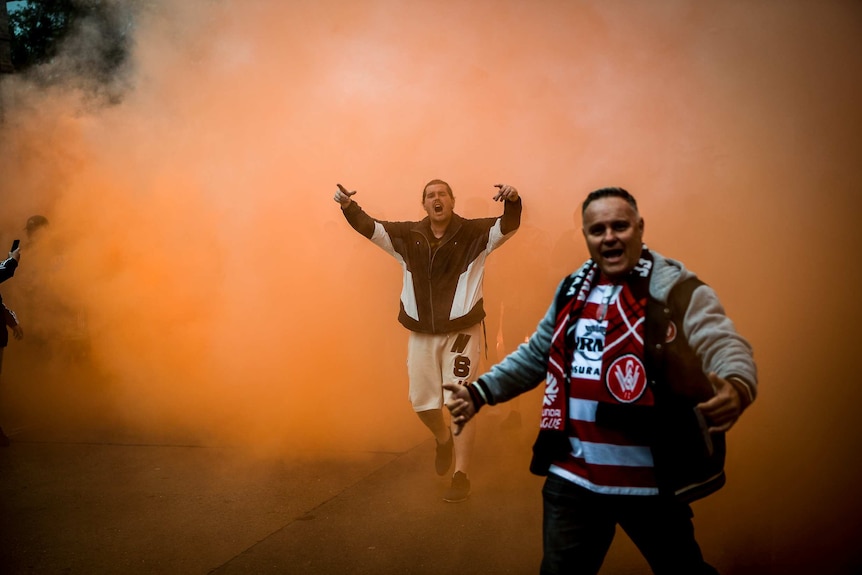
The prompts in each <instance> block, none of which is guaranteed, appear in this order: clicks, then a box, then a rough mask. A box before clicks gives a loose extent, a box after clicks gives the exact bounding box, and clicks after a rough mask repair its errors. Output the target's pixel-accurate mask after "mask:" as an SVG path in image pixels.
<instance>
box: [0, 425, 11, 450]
mask: <svg viewBox="0 0 862 575" xmlns="http://www.w3.org/2000/svg"><path fill="white" fill-rule="evenodd" d="M9 443H11V442H10V441H9V438H8V437H6V434H5V433H3V428H2V427H0V447H9Z"/></svg>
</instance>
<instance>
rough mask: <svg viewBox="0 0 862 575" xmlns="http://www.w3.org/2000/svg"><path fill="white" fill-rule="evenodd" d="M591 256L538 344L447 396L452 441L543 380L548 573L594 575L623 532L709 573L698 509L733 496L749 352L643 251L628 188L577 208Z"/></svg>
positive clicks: (671, 564) (663, 572)
mask: <svg viewBox="0 0 862 575" xmlns="http://www.w3.org/2000/svg"><path fill="white" fill-rule="evenodd" d="M581 217H582V220H583V225H582V233H583V236H584V238H585V240H586V244H587V249H588V250H589V253H590V259H589V260H588V261H587V262H586V263H585V264H583V265H582V266H581V268H580V269H578V270H577V271H576V272H575V273H573V274H572V275H570V276H568V277H566V278H565V279H564V280H563V281H562V282H561V283H560V285H559V287H558V289H557V292H556V295H555V296H554V299H553V302H552V303H551V306H550V307H549V309H548V311H547V313H546V314H545V317H544V318H543V319H542V321H541V322H540V323H539V326H538V328H537V330H536V332H535V333H534V334H533V336H532V337H531V338H530V341H529V342H528V343H527V344H526V345H522V346H520V347H519V348H518V349H517V350H516V351H515V352H514V353H512V354H510V355H509V356H507V357H506V358H505V359H504V360H503V361H501V362H500V363H498V364H497V365H495V366H493V367H492V368H491V370H490V371H489V372H488V373H485V374H484V375H482V376H481V377H479V379H478V380H476V381H475V382H474V383H471V384H469V385H467V386H453V385H449V384H446V385H445V386H444V387H446V389H448V390H449V391H450V392H451V396H450V401H449V402H448V403H447V404H446V405H447V407H448V408H449V410H450V412H451V414H452V418H453V423H454V425H455V431H456V433H457V432H458V426H460V425H463V424H466V423H467V422H468V421H469V420H470V419H471V418H472V417H473V416H474V415H475V413H476V412H477V411H478V410H479V409H480V408H481V407H482V405H485V404H489V405H494V404H497V403H499V402H503V401H507V400H509V399H512V398H513V397H516V396H517V395H519V394H521V393H524V392H525V391H529V390H531V389H533V388H535V387H536V386H538V384H539V383H541V382H542V381H545V382H546V384H545V395H544V398H543V402H542V418H541V423H540V429H539V436H538V438H537V440H536V443H535V445H534V447H533V461H532V463H531V466H530V470H531V471H532V472H533V473H535V474H537V475H545V476H547V479H546V481H545V485H544V488H543V490H542V495H543V500H544V521H543V547H544V555H543V559H542V567H541V572H542V573H543V574H547V575H550V574H563V573H580V574H595V573H598V571H599V569H600V567H601V565H602V563H603V561H604V558H605V554H606V553H607V551H608V549H609V547H610V545H611V542H612V540H613V538H614V533H615V529H616V525H617V524H619V525H620V526H621V527H622V528H623V530H624V531H625V532H626V533H627V534H628V535H629V536H630V537H631V539H632V541H633V542H634V543H635V545H636V546H637V547H638V549H639V550H640V551H641V553H643V555H644V557H645V558H646V560H647V562H648V563H649V565H650V567H651V568H652V570H653V572H654V573H656V574H657V575H678V574H680V573H686V574H691V575H699V574H713V573H716V571H715V569H714V568H713V567H711V566H710V565H708V564H707V563H706V562H705V561H704V559H703V555H702V554H701V550H700V546H699V545H698V544H697V541H696V540H695V538H694V527H693V524H692V510H691V507H690V505H689V503H690V502H691V501H693V500H696V499H698V498H701V497H704V496H706V495H709V494H711V493H713V492H714V491H716V490H717V489H719V488H720V487H721V486H722V485H724V479H725V477H724V454H725V435H724V434H725V432H727V431H728V430H729V429H730V428H731V427H732V426H733V424H734V423H735V422H736V421H737V419H738V418H739V416H740V415H741V413H742V411H743V410H744V409H745V408H746V407H747V406H748V405H750V404H751V402H752V401H754V398H755V396H756V392H757V370H756V366H755V363H754V358H753V355H752V350H751V347H750V345H749V344H748V342H747V341H746V340H745V339H744V338H742V336H740V335H739V334H738V333H737V332H736V329H735V328H734V325H733V322H731V320H730V319H729V318H728V317H727V316H726V315H725V313H724V309H723V307H722V306H721V303H720V302H719V300H718V297H717V296H716V294H715V292H714V291H713V290H712V288H710V287H709V286H707V285H706V284H704V283H703V282H702V281H700V280H699V279H698V278H697V276H696V275H695V274H694V273H692V272H691V271H689V270H687V269H686V268H685V266H684V265H683V264H682V263H680V262H678V261H674V260H671V259H668V258H665V257H664V256H662V255H661V254H659V253H656V252H654V251H652V250H649V249H648V248H647V247H646V246H645V245H644V244H643V231H644V221H643V218H642V217H641V216H640V214H639V212H638V208H637V203H636V201H635V199H634V198H633V197H632V196H631V194H629V193H628V192H627V191H625V190H623V189H622V188H603V189H600V190H596V191H594V192H592V193H590V194H589V195H588V196H587V198H586V200H585V201H584V203H583V205H582V208H581Z"/></svg>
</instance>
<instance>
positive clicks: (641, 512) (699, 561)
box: [619, 497, 718, 575]
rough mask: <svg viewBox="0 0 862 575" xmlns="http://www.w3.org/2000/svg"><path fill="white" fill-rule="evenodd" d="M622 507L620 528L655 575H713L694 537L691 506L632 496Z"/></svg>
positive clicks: (673, 500) (660, 499)
mask: <svg viewBox="0 0 862 575" xmlns="http://www.w3.org/2000/svg"><path fill="white" fill-rule="evenodd" d="M627 499H628V500H629V501H628V502H627V503H626V504H625V505H623V506H621V509H620V513H619V523H620V526H621V527H622V528H623V529H624V530H625V532H626V533H627V534H628V536H629V537H631V539H632V541H633V542H634V544H635V545H637V547H638V549H640V551H641V553H642V554H643V556H644V557H645V558H646V560H647V562H648V563H649V565H650V567H651V568H652V570H653V573H655V575H677V574H679V573H687V574H690V575H712V574H716V575H717V573H718V572H717V571H716V570H715V569H714V568H712V567H711V566H710V565H708V564H707V563H706V562H704V560H703V555H702V554H701V551H700V546H699V545H698V544H697V541H696V540H695V538H694V524H693V523H692V517H693V513H692V511H691V507H690V506H689V505H687V504H685V503H681V502H679V501H676V500H675V499H672V498H667V497H643V498H637V497H630V498H627Z"/></svg>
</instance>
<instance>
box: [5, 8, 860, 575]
mask: <svg viewBox="0 0 862 575" xmlns="http://www.w3.org/2000/svg"><path fill="white" fill-rule="evenodd" d="M860 22H862V8H860V6H859V5H858V4H856V3H846V2H837V1H836V2H832V1H826V2H818V3H816V5H814V4H813V3H810V2H803V1H792V0H791V1H788V2H783V3H781V5H780V6H776V5H775V4H773V3H768V2H764V3H751V2H745V3H741V2H740V3H717V4H704V3H690V2H683V1H681V0H680V1H670V2H662V3H660V4H655V3H650V4H647V3H643V4H635V3H631V2H602V3H593V4H586V3H573V2H558V1H552V0H546V1H541V2H532V3H523V2H516V1H508V0H507V1H500V2H471V3H464V2H455V1H451V2H445V1H444V2H425V1H423V2H409V3H404V2H388V1H385V0H365V1H361V2H338V1H334V0H330V1H323V2H315V3H293V2H292V3H276V2H219V3H212V2H205V1H193V2H182V3H177V2H173V3H171V2H153V3H150V4H148V6H147V7H146V9H145V10H142V11H141V13H140V15H139V19H138V20H137V21H136V23H135V28H134V52H133V58H132V61H133V71H132V76H131V79H130V81H129V86H130V87H129V90H128V91H127V92H125V93H124V96H123V98H122V100H121V101H120V102H119V103H116V104H114V105H110V106H103V107H98V106H93V105H92V103H91V101H90V100H87V99H86V98H85V97H84V96H83V95H82V94H81V93H80V92H79V91H76V90H71V89H64V88H63V87H54V88H50V89H47V88H40V87H39V86H38V85H36V84H35V83H30V82H29V81H28V79H27V78H26V77H23V76H14V77H7V78H4V79H3V80H2V83H0V98H2V100H0V101H2V105H3V117H4V121H3V123H2V124H0V194H2V202H3V210H2V212H0V230H2V238H0V239H2V241H4V242H7V243H8V242H10V241H11V239H12V237H13V236H16V237H17V236H20V235H21V234H22V232H21V231H20V228H21V227H23V223H24V221H25V220H26V218H27V217H28V216H30V215H33V214H34V213H42V214H44V215H46V216H48V217H49V219H50V220H51V225H50V228H49V233H48V234H47V235H46V236H45V237H44V238H43V239H42V240H40V241H41V243H39V244H36V245H32V246H29V247H27V246H25V249H23V250H22V252H23V256H22V262H21V268H20V271H19V273H18V275H17V276H16V278H15V279H13V280H12V281H10V282H7V283H6V284H4V285H3V286H2V293H3V296H4V301H6V302H7V303H8V305H9V306H10V307H12V308H13V309H15V308H16V307H17V308H19V310H20V311H19V315H20V316H21V321H22V324H23V325H24V327H25V330H26V331H27V334H28V339H27V340H25V342H23V343H20V344H19V343H17V342H12V343H11V344H10V347H9V349H8V350H7V356H6V357H7V359H6V366H5V370H6V371H5V373H4V388H6V390H5V392H4V393H5V394H6V397H7V400H6V407H5V408H4V412H5V413H6V416H5V417H6V419H7V420H8V419H10V418H11V419H13V420H15V421H17V422H18V424H20V425H25V426H26V425H35V424H34V423H33V422H36V421H44V420H55V421H56V420H64V419H67V418H68V419H70V420H73V421H74V422H80V421H86V422H87V424H88V425H93V424H94V423H96V422H98V421H102V420H103V419H104V421H105V422H106V425H110V426H119V427H120V428H129V427H131V428H133V429H137V430H146V431H148V432H149V433H152V434H163V435H165V436H169V437H179V438H190V437H191V438H194V439H196V440H205V441H228V442H237V443H244V444H251V445H255V446H256V447H257V448H258V449H262V450H267V451H269V450H272V449H284V450H287V451H290V450H299V449H308V448H312V447H314V448H330V449H342V448H349V447H351V446H356V445H362V446H363V447H365V448H367V447H369V446H371V448H378V449H401V448H404V447H405V446H409V445H412V444H413V443H415V441H418V440H420V439H423V438H425V437H426V434H425V431H424V429H422V428H421V426H419V424H418V422H417V421H416V420H415V417H414V416H413V415H412V413H410V407H409V404H408V402H407V399H406V369H405V365H404V363H405V357H406V333H405V332H404V330H403V329H402V328H401V327H400V326H399V325H398V324H397V322H396V320H395V318H396V313H397V298H398V294H399V292H400V286H399V282H400V276H399V270H398V267H397V265H396V264H395V262H394V261H391V260H390V259H389V258H388V257H387V256H386V255H385V254H384V253H383V252H381V251H380V250H378V249H376V248H375V247H374V246H372V245H371V244H370V243H369V242H367V241H366V240H364V239H363V238H361V237H360V236H358V235H357V234H356V233H355V232H353V231H352V230H351V229H350V228H349V226H348V225H347V224H346V222H344V221H343V218H342V216H341V214H340V212H339V210H338V206H337V205H336V204H335V203H334V202H333V201H332V195H333V193H334V189H335V183H336V182H340V183H342V184H344V185H345V186H347V187H348V188H350V189H356V190H358V192H359V193H358V194H357V195H356V196H355V199H356V200H357V201H358V202H359V203H360V204H361V205H362V206H363V207H364V208H365V209H366V210H367V211H368V212H369V213H371V214H372V215H374V216H377V217H381V218H385V219H392V220H403V219H418V218H420V217H421V216H422V215H423V214H422V211H421V208H420V198H421V187H422V185H423V184H424V183H425V182H426V181H427V180H429V179H431V178H443V179H445V180H447V181H449V182H450V183H451V185H452V187H453V189H454V191H455V195H456V198H457V202H456V211H459V212H460V213H462V215H465V216H467V217H471V216H476V215H485V214H478V213H471V211H470V209H469V206H470V200H471V199H482V200H485V201H486V200H487V198H489V197H490V196H492V195H493V192H494V189H493V184H495V183H499V182H506V183H511V184H513V185H515V186H517V187H518V188H519V189H520V190H521V193H522V197H523V199H524V205H525V216H524V218H525V219H524V224H525V229H524V230H523V232H524V233H521V234H519V235H516V236H515V237H514V238H513V239H512V240H511V242H509V243H508V244H506V245H505V246H503V248H501V251H500V252H499V253H498V254H495V255H493V256H492V257H491V258H490V259H489V264H488V265H489V268H488V278H487V282H486V292H487V298H488V301H489V306H488V307H489V311H492V312H494V313H496V310H499V309H501V301H502V307H503V309H505V310H506V314H509V313H510V310H512V309H514V308H517V309H518V310H519V311H520V312H521V314H522V315H524V316H526V319H525V320H524V321H527V322H529V321H532V322H533V323H535V321H537V320H538V318H539V317H540V316H541V315H542V313H543V312H544V310H545V308H546V306H547V305H548V304H549V303H550V297H551V294H552V292H553V288H554V286H555V285H556V282H557V281H558V280H559V279H560V277H562V275H563V274H565V273H567V272H568V271H570V269H571V268H572V267H573V266H574V265H576V264H577V263H579V262H580V261H581V260H582V259H583V258H584V257H585V255H586V251H585V249H584V248H583V246H582V243H581V240H580V237H579V235H578V232H577V231H575V232H573V231H572V230H573V228H574V227H575V226H576V225H577V224H578V222H579V217H577V216H575V217H573V214H575V213H576V211H577V209H578V203H579V201H580V200H581V199H582V198H583V196H584V195H585V194H586V193H587V192H588V191H589V190H591V189H594V188H596V187H600V186H604V185H621V186H624V187H626V188H628V189H629V190H630V191H632V192H633V193H634V194H635V196H636V197H637V198H638V200H639V202H640V204H641V207H642V213H643V215H644V217H645V219H646V236H645V237H646V240H647V242H648V244H649V245H650V246H651V247H653V248H655V249H657V250H658V251H660V252H662V253H664V254H665V255H668V256H671V257H675V258H679V259H681V260H682V261H683V262H685V263H686V264H687V265H688V266H689V267H690V268H692V269H694V270H695V271H697V272H698V273H699V274H700V275H701V276H702V277H703V278H704V279H705V280H706V281H707V282H708V283H710V284H711V285H713V286H714V287H715V288H716V289H717V291H718V293H719V295H720V296H721V297H722V300H723V301H724V303H725V305H726V307H727V309H728V312H729V314H730V315H731V317H732V318H733V319H734V320H735V322H736V323H737V325H738V327H739V329H740V331H741V332H742V333H743V334H744V335H746V336H747V337H748V338H749V339H750V340H751V341H752V343H753V345H754V348H755V352H756V358H757V360H758V364H759V367H760V370H761V377H762V392H761V398H760V400H759V401H758V402H757V403H756V404H755V405H754V407H752V409H751V411H750V412H749V413H747V414H746V415H745V417H744V418H743V419H742V421H741V422H740V423H739V425H738V426H737V428H735V429H734V430H733V432H732V433H731V435H730V449H731V459H730V462H729V476H730V484H729V485H728V487H727V488H726V490H725V491H724V492H723V494H722V495H719V496H717V497H716V498H715V499H714V500H709V501H707V502H704V503H703V504H702V505H701V506H700V507H698V508H697V509H696V511H697V512H698V513H699V516H700V517H705V519H704V525H705V526H709V525H712V527H705V529H707V531H706V532H705V535H704V537H705V538H706V539H707V541H706V542H705V543H704V545H705V546H709V545H710V543H709V540H710V538H711V539H713V540H715V541H713V543H712V544H713V545H714V546H717V547H718V548H722V549H726V550H727V551H726V554H727V556H726V558H725V561H726V562H734V561H736V562H737V563H738V564H740V565H741V563H742V562H743V559H736V558H737V557H745V558H747V559H746V561H749V563H750V564H757V565H761V566H766V567H769V568H774V569H779V568H780V566H781V565H785V564H786V565H797V566H798V565H806V564H807V563H806V561H811V562H814V561H815V558H816V557H817V552H815V551H811V552H810V553H809V550H813V549H818V548H819V549H825V550H828V553H829V554H831V555H830V556H831V557H833V558H835V559H834V560H835V561H836V562H837V563H836V565H840V566H842V567H843V566H846V565H850V564H852V563H853V562H854V561H856V560H858V556H855V557H854V556H853V555H852V552H850V551H848V549H849V547H848V546H847V545H845V543H846V544H849V542H850V541H852V540H853V539H855V538H856V537H858V535H859V534H860V529H859V528H860V521H859V519H858V517H860V516H862V514H860V511H862V509H860V508H859V507H860V506H859V504H858V503H854V502H855V501H856V500H857V499H858V498H856V497H854V496H853V494H854V493H855V487H856V485H857V483H858V481H859V479H860V474H859V469H858V464H856V463H854V461H855V454H856V453H858V451H859V447H860V433H859V432H858V431H857V430H856V428H855V424H854V422H855V420H856V419H858V417H856V411H857V406H858V405H859V403H860V400H862V392H860V388H859V386H858V384H857V381H856V379H857V377H856V371H855V366H853V364H852V360H851V359H850V358H852V357H853V355H854V354H855V353H856V350H855V342H856V341H857V340H858V337H855V336H854V333H855V326H856V325H858V324H859V323H860V321H862V313H860V305H859V304H858V298H857V297H856V294H855V292H856V288H857V286H858V285H859V280H860V272H859V268H858V264H857V259H858V258H857V257H856V253H855V248H856V246H857V245H858V244H859V242H860V239H862V238H860V232H859V226H858V223H857V221H856V220H857V219H858V215H859V213H860V207H862V196H860V193H859V187H860V184H862V175H860V168H859V165H860V164H859V161H858V157H859V152H860V148H862V136H860V134H862V129H860V128H862V111H860V107H859V105H858V102H859V101H860V96H862V88H860V80H859V78H860V77H862V75H860V72H862V40H860V38H862V33H860ZM838 62H840V63H841V64H840V66H838V65H837V63H838ZM488 209H489V210H491V211H493V213H497V211H499V210H500V207H499V206H498V205H496V204H494V205H493V206H491V207H490V208H488ZM527 261H529V263H530V264H531V265H535V266H536V267H535V268H533V267H531V268H530V271H529V272H527V271H525V270H526V268H527V266H526V265H525V262H527ZM25 288H26V289H25ZM28 298H30V299H28ZM506 300H509V301H512V300H517V301H518V302H519V303H518V304H517V305H515V304H511V305H509V304H507V303H506ZM44 302H51V304H50V305H47V304H45V303H44ZM46 309H53V310H59V311H55V312H50V313H49V312H48V311H46ZM25 311H27V312H28V313H25ZM70 318H71V319H70ZM61 320H62V321H61ZM491 321H493V317H492V318H489V322H491ZM70 325H71V326H73V327H69V326H70ZM76 330H77V331H76ZM81 330H83V333H85V334H86V341H85V345H86V352H85V353H84V354H83V355H84V356H85V359H84V360H81V359H80V358H77V359H74V358H70V356H74V355H75V354H74V353H71V354H70V353H68V352H69V346H70V345H73V344H68V342H69V341H75V337H76V334H79V335H80V333H82V331H81ZM489 333H490V334H492V335H491V337H492V342H493V341H494V340H493V338H494V337H496V334H497V333H498V331H497V330H493V331H489ZM40 338H41V339H40ZM510 339H511V338H510ZM43 340H44V341H43ZM34 341H35V342H36V343H34ZM45 341H48V342H49V343H45ZM57 341H61V342H63V341H65V342H67V343H66V344H59V348H58V347H57V346H56V345H54V344H51V343H50V342H57ZM40 342H41V343H40ZM37 343H38V344H39V345H49V346H51V345H54V347H52V349H51V352H50V354H49V355H45V354H42V353H41V352H40V350H42V351H44V348H39V347H38V345H37ZM67 344H68V345H67ZM64 346H66V347H64ZM491 347H493V345H492V346H491ZM46 358H48V359H46ZM9 425H14V424H11V423H10V424H9ZM778 487H780V488H781V489H778ZM731 507H732V508H733V510H734V511H733V514H732V516H730V514H729V515H728V517H727V519H728V520H729V522H730V524H731V525H732V527H727V528H724V527H723V525H724V521H723V520H724V515H725V514H727V513H728V512H727V511H726V510H727V509H728V508H731ZM836 526H839V527H836ZM709 529H712V531H709ZM812 534H816V535H812ZM754 541H756V542H757V545H755V544H753V543H752V542H754ZM826 552H827V551H824V552H823V553H826ZM859 564H860V563H856V565H859ZM764 568H765V567H764ZM779 571H780V569H779ZM779 571H776V572H779ZM762 572H766V571H762ZM836 572H839V571H836ZM841 572H845V571H841Z"/></svg>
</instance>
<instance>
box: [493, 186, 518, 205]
mask: <svg viewBox="0 0 862 575" xmlns="http://www.w3.org/2000/svg"><path fill="white" fill-rule="evenodd" d="M494 187H495V188H498V190H497V195H495V196H494V201H495V202H506V201H508V202H517V201H518V190H516V189H515V188H514V187H513V186H509V185H506V184H494Z"/></svg>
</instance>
